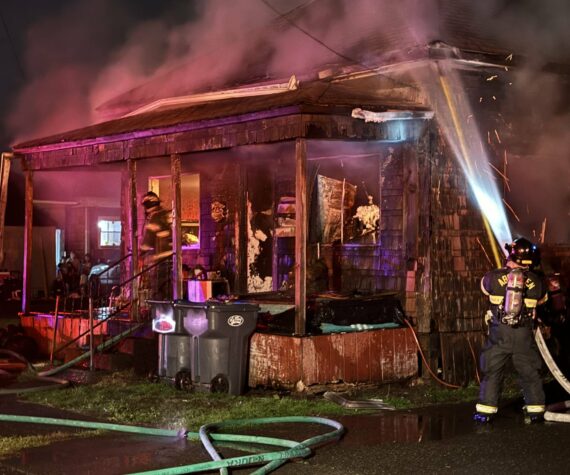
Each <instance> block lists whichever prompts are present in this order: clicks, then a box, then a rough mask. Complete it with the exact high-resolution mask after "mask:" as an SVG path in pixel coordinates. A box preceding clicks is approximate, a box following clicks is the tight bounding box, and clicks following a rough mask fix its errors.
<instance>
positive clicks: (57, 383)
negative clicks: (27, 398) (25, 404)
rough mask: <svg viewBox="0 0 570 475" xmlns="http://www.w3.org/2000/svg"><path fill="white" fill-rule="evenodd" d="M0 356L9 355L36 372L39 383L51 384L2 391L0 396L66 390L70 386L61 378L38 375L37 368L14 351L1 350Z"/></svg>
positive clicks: (35, 376) (35, 375) (0, 390)
mask: <svg viewBox="0 0 570 475" xmlns="http://www.w3.org/2000/svg"><path fill="white" fill-rule="evenodd" d="M0 354H5V355H9V356H11V357H12V358H15V359H17V360H19V361H21V362H22V363H25V364H26V365H27V367H28V369H30V370H31V371H32V372H34V373H35V374H34V378H35V379H36V380H38V381H42V382H44V383H51V384H46V385H42V386H32V387H28V388H14V389H0V395H2V394H21V393H30V392H37V391H47V390H50V389H54V388H55V387H61V388H64V387H66V386H68V385H69V381H67V380H66V379H61V378H54V377H53V376H51V377H50V376H43V375H42V373H37V371H36V368H34V365H33V364H32V363H30V362H29V361H28V360H27V359H26V358H25V357H24V356H22V355H21V354H19V353H16V352H15V351H12V350H5V349H0Z"/></svg>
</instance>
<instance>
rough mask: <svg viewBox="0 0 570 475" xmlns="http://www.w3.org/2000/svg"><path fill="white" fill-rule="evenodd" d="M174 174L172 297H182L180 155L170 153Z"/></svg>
mask: <svg viewBox="0 0 570 475" xmlns="http://www.w3.org/2000/svg"><path fill="white" fill-rule="evenodd" d="M170 174H171V176H172V251H173V252H174V254H173V255H172V298H173V300H177V299H180V298H182V295H183V293H182V223H181V220H180V218H181V209H182V206H181V196H180V155H177V154H172V155H170Z"/></svg>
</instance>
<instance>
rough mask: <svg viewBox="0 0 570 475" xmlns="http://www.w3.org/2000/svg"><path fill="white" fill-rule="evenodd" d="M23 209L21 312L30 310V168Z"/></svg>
mask: <svg viewBox="0 0 570 475" xmlns="http://www.w3.org/2000/svg"><path fill="white" fill-rule="evenodd" d="M24 178H25V192H24V193H25V194H24V196H25V211H24V272H23V275H22V313H23V314H24V315H27V314H28V312H29V310H30V289H31V283H32V279H31V273H30V272H31V267H32V227H33V222H32V216H33V211H34V184H33V180H32V178H33V172H32V170H25V171H24Z"/></svg>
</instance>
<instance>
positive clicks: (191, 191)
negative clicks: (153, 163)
mask: <svg viewBox="0 0 570 475" xmlns="http://www.w3.org/2000/svg"><path fill="white" fill-rule="evenodd" d="M149 190H150V191H154V192H155V193H156V194H157V195H158V196H159V198H160V201H161V202H162V206H163V207H164V208H166V209H170V208H171V207H172V178H171V177H170V176H162V177H150V178H149ZM180 225H181V230H182V235H181V242H182V248H183V249H198V248H199V247H200V175H199V174H197V173H194V174H182V175H181V176H180Z"/></svg>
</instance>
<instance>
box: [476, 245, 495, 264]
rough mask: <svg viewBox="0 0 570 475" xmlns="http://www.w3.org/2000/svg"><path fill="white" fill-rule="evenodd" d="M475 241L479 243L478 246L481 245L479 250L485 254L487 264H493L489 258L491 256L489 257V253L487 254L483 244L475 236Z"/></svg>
mask: <svg viewBox="0 0 570 475" xmlns="http://www.w3.org/2000/svg"><path fill="white" fill-rule="evenodd" d="M477 242H478V243H479V246H481V250H482V251H483V254H485V257H486V258H487V261H489V264H491V266H492V265H493V261H492V260H491V258H490V257H489V254H487V251H486V250H485V247H484V246H483V244H482V243H481V241H480V240H479V238H477Z"/></svg>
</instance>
